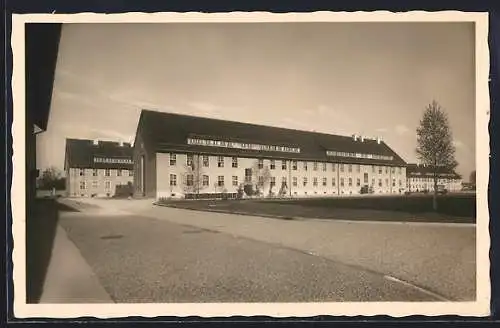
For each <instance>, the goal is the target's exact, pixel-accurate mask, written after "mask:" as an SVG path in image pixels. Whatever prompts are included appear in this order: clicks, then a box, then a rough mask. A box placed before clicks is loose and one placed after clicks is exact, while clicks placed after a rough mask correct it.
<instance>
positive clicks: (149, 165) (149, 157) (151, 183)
mask: <svg viewBox="0 0 500 328" xmlns="http://www.w3.org/2000/svg"><path fill="white" fill-rule="evenodd" d="M133 156H134V194H135V196H136V197H154V196H155V195H156V156H155V154H154V153H151V152H150V151H149V150H148V149H147V148H146V147H145V146H144V143H143V140H142V137H141V135H140V133H139V134H137V138H136V140H135V142H134V155H133ZM141 157H143V158H144V163H143V162H142V161H141ZM141 165H144V168H141ZM142 169H143V170H144V174H143V173H142Z"/></svg>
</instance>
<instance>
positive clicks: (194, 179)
mask: <svg viewBox="0 0 500 328" xmlns="http://www.w3.org/2000/svg"><path fill="white" fill-rule="evenodd" d="M188 156H189V155H188ZM200 161H201V157H200V156H199V155H192V156H189V157H188V160H187V162H186V163H185V165H184V167H185V172H184V174H183V176H182V187H183V190H184V192H185V193H193V194H199V193H200V191H201V190H203V189H204V188H205V187H206V186H204V185H203V175H204V172H203V168H202V164H201V162H200Z"/></svg>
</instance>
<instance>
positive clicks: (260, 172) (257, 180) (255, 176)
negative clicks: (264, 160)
mask: <svg viewBox="0 0 500 328" xmlns="http://www.w3.org/2000/svg"><path fill="white" fill-rule="evenodd" d="M251 169H252V184H253V185H254V186H255V190H256V191H257V192H256V193H257V194H259V195H260V194H261V193H262V192H263V191H264V190H265V189H266V187H267V186H268V185H269V192H271V189H272V186H271V185H270V183H269V182H270V181H271V171H270V170H269V167H268V166H262V167H260V166H259V160H257V161H255V163H254V165H253V166H252V168H251Z"/></svg>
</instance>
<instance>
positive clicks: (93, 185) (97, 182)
mask: <svg viewBox="0 0 500 328" xmlns="http://www.w3.org/2000/svg"><path fill="white" fill-rule="evenodd" d="M98 187H99V181H97V180H94V181H92V188H94V189H97V188H98Z"/></svg>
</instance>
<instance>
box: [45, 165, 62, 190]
mask: <svg viewBox="0 0 500 328" xmlns="http://www.w3.org/2000/svg"><path fill="white" fill-rule="evenodd" d="M38 188H39V189H41V190H52V189H56V190H64V189H65V188H66V179H65V178H64V177H62V173H61V171H59V170H58V169H56V168H55V167H49V168H47V169H45V170H44V171H43V172H42V174H41V176H40V177H39V178H38Z"/></svg>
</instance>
